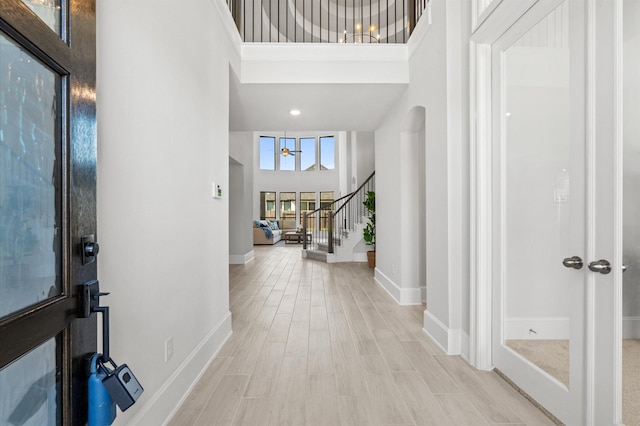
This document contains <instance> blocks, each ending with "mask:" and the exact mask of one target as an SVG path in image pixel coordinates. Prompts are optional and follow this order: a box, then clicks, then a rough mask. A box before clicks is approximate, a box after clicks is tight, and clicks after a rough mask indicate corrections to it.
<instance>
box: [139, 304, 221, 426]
mask: <svg viewBox="0 0 640 426" xmlns="http://www.w3.org/2000/svg"><path fill="white" fill-rule="evenodd" d="M230 336H231V312H227V314H226V315H225V317H224V318H223V319H222V320H221V321H220V322H219V323H218V324H217V325H216V326H215V327H214V328H213V329H212V330H211V331H210V332H209V333H208V334H207V336H206V337H205V338H204V339H203V340H202V341H201V342H200V343H199V344H198V346H196V348H195V349H194V350H193V351H192V352H191V354H189V356H188V357H187V358H186V359H185V360H184V362H183V363H182V364H180V366H179V367H178V368H177V369H176V371H175V372H174V373H173V374H172V375H171V377H169V379H167V381H166V382H165V383H164V384H163V385H162V386H161V387H160V389H158V391H157V392H156V393H154V394H153V395H152V396H151V398H149V400H148V401H147V402H146V403H145V404H144V405H143V406H142V408H141V409H140V411H138V412H137V413H136V415H135V416H134V417H133V418H132V419H131V420H130V421H129V422H128V423H129V424H132V425H166V424H167V423H169V421H170V420H171V418H172V417H173V416H174V415H175V413H177V411H178V409H179V408H180V406H181V405H182V403H183V402H184V400H185V399H186V398H187V396H188V395H189V392H191V390H192V389H193V387H194V386H195V384H196V383H197V382H198V380H199V379H200V377H201V376H202V375H203V374H204V372H205V371H206V369H207V367H208V366H209V364H211V361H213V359H214V358H215V357H216V355H217V354H218V352H219V351H220V348H222V345H224V343H225V342H226V341H227V339H229V337H230Z"/></svg>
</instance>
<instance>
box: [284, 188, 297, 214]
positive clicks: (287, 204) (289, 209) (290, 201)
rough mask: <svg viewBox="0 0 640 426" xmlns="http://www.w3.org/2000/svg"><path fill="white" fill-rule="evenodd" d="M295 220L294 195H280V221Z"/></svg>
mask: <svg viewBox="0 0 640 426" xmlns="http://www.w3.org/2000/svg"><path fill="white" fill-rule="evenodd" d="M295 218H296V193H295V192H281V193H280V219H295Z"/></svg>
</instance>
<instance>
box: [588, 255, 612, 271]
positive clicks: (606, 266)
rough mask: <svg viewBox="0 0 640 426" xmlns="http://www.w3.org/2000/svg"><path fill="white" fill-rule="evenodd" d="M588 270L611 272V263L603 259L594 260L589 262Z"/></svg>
mask: <svg viewBox="0 0 640 426" xmlns="http://www.w3.org/2000/svg"><path fill="white" fill-rule="evenodd" d="M589 270H590V271H592V272H600V273H601V274H608V273H609V272H611V264H610V263H609V261H608V260H605V259H600V260H596V261H595V262H591V263H589Z"/></svg>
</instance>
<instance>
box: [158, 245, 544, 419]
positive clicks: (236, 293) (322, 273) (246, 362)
mask: <svg viewBox="0 0 640 426" xmlns="http://www.w3.org/2000/svg"><path fill="white" fill-rule="evenodd" d="M254 249H255V260H254V261H252V262H250V263H249V264H247V265H231V266H230V277H229V278H230V301H229V302H230V306H231V312H232V314H233V330H234V334H233V335H232V336H231V338H230V339H229V341H228V342H227V343H226V344H225V345H224V346H223V348H222V349H221V351H220V353H219V354H218V356H217V357H216V358H215V359H214V360H213V362H212V363H211V365H210V366H209V368H208V370H207V371H206V372H205V373H204V375H203V377H202V379H201V380H200V381H199V382H198V383H197V384H196V385H195V387H194V389H193V391H192V392H191V394H190V395H189V396H188V397H187V399H186V401H185V403H184V404H183V406H182V407H181V409H180V410H179V411H178V413H177V414H176V415H175V416H174V418H173V419H172V421H171V422H170V425H193V424H198V425H218V424H220V425H232V424H233V425H236V424H237V425H340V424H341V425H391V424H393V425H414V424H415V425H454V424H455V425H462V424H465V425H469V424H473V425H488V424H518V425H523V424H527V425H552V424H553V422H552V421H551V420H549V419H548V418H547V417H546V416H545V415H544V414H543V413H542V412H541V411H539V410H538V409H537V408H536V407H534V406H533V405H532V404H531V403H530V402H529V401H527V400H526V399H525V398H523V397H522V396H521V395H520V394H519V393H518V392H517V391H516V390H514V389H513V388H511V387H510V386H509V385H508V384H507V383H506V382H504V381H503V380H502V379H501V378H500V377H499V376H497V374H495V373H493V372H486V371H476V370H474V369H473V368H472V367H470V366H469V365H468V364H467V363H466V362H465V361H464V360H462V359H461V358H460V357H456V356H447V355H444V354H443V352H442V351H441V350H440V349H439V348H437V347H436V346H435V345H434V344H433V343H432V342H431V341H430V339H429V338H428V337H426V336H425V335H424V334H423V332H422V313H423V311H424V306H399V305H397V304H396V303H395V301H393V299H392V298H391V297H390V296H389V295H388V294H387V293H386V292H385V290H383V289H382V288H381V287H380V286H378V285H377V284H376V283H375V282H374V280H373V274H372V271H371V269H369V268H367V265H366V263H365V264H362V263H341V264H340V263H339V264H332V265H329V264H326V263H321V262H316V261H312V260H306V259H302V258H301V256H300V246H299V245H294V244H292V245H288V246H285V245H284V244H278V245H276V246H275V247H271V246H255V247H254Z"/></svg>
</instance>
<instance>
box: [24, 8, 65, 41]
mask: <svg viewBox="0 0 640 426" xmlns="http://www.w3.org/2000/svg"><path fill="white" fill-rule="evenodd" d="M22 2H23V3H24V4H26V5H27V6H29V9H31V10H33V12H34V13H35V14H36V15H38V17H39V18H40V19H41V20H42V21H43V22H44V23H45V24H47V26H48V27H49V28H51V29H52V30H53V31H54V32H55V33H56V34H58V35H60V29H61V27H60V22H61V20H62V18H61V16H62V13H61V11H62V8H61V5H60V0H22Z"/></svg>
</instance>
